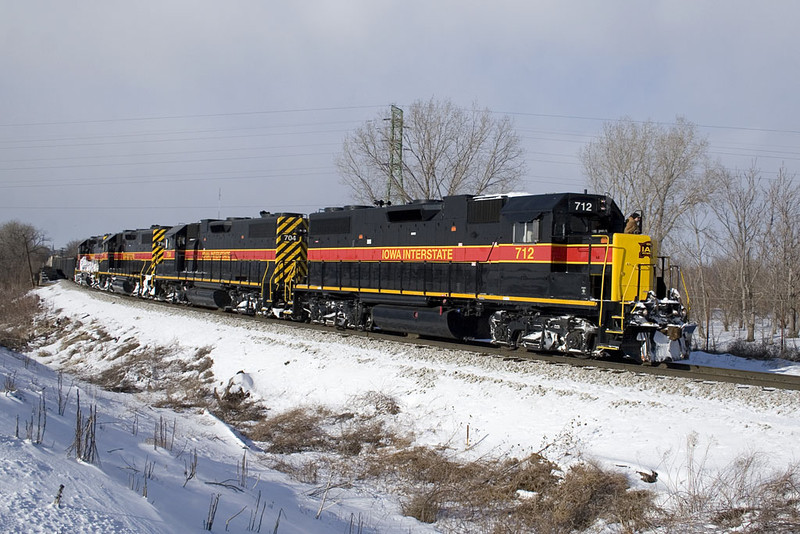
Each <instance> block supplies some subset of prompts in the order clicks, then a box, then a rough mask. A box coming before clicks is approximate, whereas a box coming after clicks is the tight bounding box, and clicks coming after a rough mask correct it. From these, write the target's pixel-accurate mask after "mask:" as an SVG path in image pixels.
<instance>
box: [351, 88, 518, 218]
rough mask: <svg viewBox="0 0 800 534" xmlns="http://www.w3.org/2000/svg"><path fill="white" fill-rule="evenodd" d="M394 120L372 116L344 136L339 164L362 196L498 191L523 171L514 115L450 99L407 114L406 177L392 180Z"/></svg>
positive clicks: (413, 107) (372, 198) (417, 106)
mask: <svg viewBox="0 0 800 534" xmlns="http://www.w3.org/2000/svg"><path fill="white" fill-rule="evenodd" d="M390 128H391V125H390V124H389V122H388V121H386V120H383V119H376V120H374V121H369V122H367V123H366V124H364V125H363V126H361V127H360V128H358V129H357V130H356V131H354V132H353V133H351V134H350V135H349V136H347V138H346V139H345V141H344V143H343V146H342V154H340V156H339V158H338V161H337V164H338V167H339V171H340V173H341V175H342V180H343V182H344V183H345V184H346V185H348V186H349V187H350V188H351V189H352V191H353V196H354V198H356V199H357V200H359V201H362V202H368V203H372V202H374V201H376V200H388V201H391V202H408V201H411V200H414V199H418V198H442V197H444V196H447V195H455V194H462V193H469V194H482V193H497V192H503V191H506V190H509V189H511V188H513V187H515V186H516V185H517V184H518V183H519V181H520V179H521V177H522V174H523V173H524V171H525V163H524V157H523V152H522V149H521V148H520V146H519V137H518V136H517V134H516V133H515V132H514V130H513V124H512V122H511V120H510V119H509V118H508V117H503V118H500V119H495V118H493V116H492V114H491V113H490V112H489V111H488V110H487V109H478V108H477V107H475V106H473V108H472V109H471V110H465V109H462V108H459V107H457V106H455V105H454V104H453V103H452V102H450V101H448V100H445V101H436V100H434V99H431V100H429V101H428V102H421V101H417V102H415V103H413V104H412V105H411V106H410V108H409V109H408V112H407V113H406V114H405V118H404V128H403V165H402V174H403V181H402V183H400V181H399V180H397V177H394V179H393V181H392V183H391V191H392V197H393V198H386V196H387V190H388V187H387V186H388V184H389V180H390V172H389V153H390V146H389V143H390V141H389V140H390Z"/></svg>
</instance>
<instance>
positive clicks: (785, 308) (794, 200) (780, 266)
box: [765, 167, 800, 339]
mask: <svg viewBox="0 0 800 534" xmlns="http://www.w3.org/2000/svg"><path fill="white" fill-rule="evenodd" d="M767 195H768V196H767V202H768V207H769V217H768V219H767V231H766V239H767V250H768V253H767V254H766V255H765V263H766V264H767V267H768V269H769V271H770V280H771V282H772V295H773V297H772V304H773V306H774V308H775V309H774V311H773V313H774V315H775V318H776V322H777V323H779V324H780V327H781V329H782V331H785V330H786V329H787V328H788V336H789V337H797V336H798V325H797V305H798V297H799V296H800V295H799V294H798V293H800V291H799V289H800V288H799V287H798V286H800V283H799V282H798V279H799V278H800V276H799V275H798V269H799V268H800V267H798V266H800V226H798V222H800V189H798V183H797V180H796V175H790V174H789V173H788V172H787V170H786V168H785V167H781V168H780V169H779V170H778V177H777V179H776V180H774V181H773V182H772V183H771V184H770V185H769V188H768V190H767ZM781 339H783V338H781Z"/></svg>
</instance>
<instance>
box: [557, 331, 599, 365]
mask: <svg viewBox="0 0 800 534" xmlns="http://www.w3.org/2000/svg"><path fill="white" fill-rule="evenodd" d="M564 342H565V344H566V347H567V351H568V353H569V354H570V355H572V356H575V357H576V358H581V359H587V358H591V356H592V355H591V353H590V352H588V351H587V350H586V346H585V344H584V340H583V333H582V332H581V331H580V330H573V331H572V332H569V333H568V334H567V335H566V337H565V339H564Z"/></svg>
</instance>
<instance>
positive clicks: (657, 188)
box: [579, 117, 708, 243]
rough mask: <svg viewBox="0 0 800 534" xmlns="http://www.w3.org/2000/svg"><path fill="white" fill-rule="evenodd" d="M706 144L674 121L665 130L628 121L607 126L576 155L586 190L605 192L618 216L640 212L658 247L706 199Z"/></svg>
mask: <svg viewBox="0 0 800 534" xmlns="http://www.w3.org/2000/svg"><path fill="white" fill-rule="evenodd" d="M707 149H708V142H707V141H706V140H705V139H702V138H701V137H700V135H699V134H698V132H697V128H696V127H695V125H694V124H692V123H690V122H688V121H686V120H685V119H683V118H681V117H678V118H677V119H676V121H675V124H672V125H671V126H669V127H668V128H666V127H664V126H661V125H659V124H657V123H654V122H651V121H647V122H635V121H633V120H631V119H630V118H624V119H622V120H619V121H615V122H610V123H606V124H605V125H604V126H603V133H602V134H601V135H600V136H599V137H598V138H597V139H596V140H595V141H592V142H590V143H589V144H588V145H587V146H585V147H584V148H582V149H581V151H580V153H579V155H580V159H581V162H582V163H583V167H584V172H585V173H586V175H587V177H588V183H589V186H590V187H591V188H592V189H594V190H595V191H596V192H599V193H605V192H607V193H609V194H610V195H611V196H612V197H614V199H615V200H616V201H617V203H618V204H619V205H620V206H621V208H622V209H623V211H625V212H626V213H631V212H633V211H641V212H642V215H643V217H642V219H643V225H644V227H643V231H644V232H645V233H647V234H650V235H652V236H653V237H654V239H656V240H657V242H659V243H661V242H662V241H663V240H664V238H667V237H669V236H670V234H671V232H672V230H673V229H674V228H676V226H678V225H679V224H680V222H681V220H682V217H683V215H684V214H685V213H686V212H687V210H689V209H690V208H691V207H692V206H694V205H696V204H697V203H699V202H702V201H703V200H704V199H705V198H706V189H705V187H704V180H701V179H698V178H699V176H700V175H701V174H702V172H703V167H704V164H705V162H706V159H707V155H706V152H707Z"/></svg>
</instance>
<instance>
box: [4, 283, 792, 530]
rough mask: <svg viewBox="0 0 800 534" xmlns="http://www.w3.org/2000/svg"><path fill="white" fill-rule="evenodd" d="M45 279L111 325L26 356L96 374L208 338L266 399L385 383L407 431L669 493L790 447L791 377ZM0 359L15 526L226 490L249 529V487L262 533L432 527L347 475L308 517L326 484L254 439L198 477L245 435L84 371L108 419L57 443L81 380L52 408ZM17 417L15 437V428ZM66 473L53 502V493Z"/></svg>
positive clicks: (66, 305)
mask: <svg viewBox="0 0 800 534" xmlns="http://www.w3.org/2000/svg"><path fill="white" fill-rule="evenodd" d="M38 293H39V295H40V296H41V297H42V298H43V299H44V301H45V303H46V306H47V307H48V309H49V313H50V314H51V315H52V316H58V317H61V318H62V319H63V320H66V318H69V320H70V324H71V325H72V327H73V328H75V332H76V333H80V332H86V331H87V330H95V331H99V330H102V331H103V336H104V340H105V341H104V342H103V343H94V344H93V343H92V340H91V338H90V337H89V336H83V337H82V338H81V339H80V340H77V338H78V336H76V340H74V341H73V342H72V343H70V344H65V343H64V342H63V340H61V339H51V340H49V341H48V343H47V344H44V345H42V346H40V347H39V348H37V349H36V350H34V351H33V352H32V354H31V355H32V356H33V357H34V359H35V360H36V361H38V362H42V364H46V365H48V366H50V367H52V368H54V369H57V368H65V369H69V370H71V371H72V372H76V373H83V374H94V373H102V372H103V371H104V370H105V369H107V368H108V367H109V366H111V365H112V363H113V356H114V355H115V354H118V353H120V352H121V349H122V347H124V346H125V344H126V343H128V344H130V343H131V340H136V343H138V344H139V346H151V347H165V346H166V347H170V348H171V352H172V353H174V354H179V355H181V354H182V355H183V356H182V357H184V358H190V357H191V355H193V354H197V353H198V350H201V352H202V354H205V355H207V356H208V357H209V358H211V359H212V360H213V365H212V366H211V368H210V369H211V371H212V372H213V377H212V379H213V381H214V383H215V384H216V386H217V387H219V388H220V389H221V388H222V387H223V386H225V385H226V384H228V383H229V381H231V379H234V380H235V381H237V382H238V383H240V384H242V386H243V387H244V388H245V389H247V391H248V392H249V393H250V395H251V398H255V399H259V400H261V401H262V402H263V403H264V404H265V405H266V406H268V407H269V408H270V410H271V411H272V412H273V413H277V412H280V411H283V410H288V409H291V408H294V407H297V406H309V405H324V406H330V407H332V408H333V409H336V410H344V409H347V407H348V406H349V405H351V404H352V403H353V402H354V399H357V398H362V397H363V396H364V395H366V394H368V393H370V392H380V393H382V394H385V395H389V396H391V397H392V398H394V399H396V400H397V402H398V404H399V406H400V413H399V414H398V415H397V417H396V419H395V424H397V425H399V426H401V427H404V428H406V429H407V430H408V431H410V432H413V436H414V438H415V440H416V443H417V444H423V445H446V446H448V447H449V448H450V450H452V451H453V453H454V454H455V455H460V456H461V457H463V458H476V457H479V456H482V455H487V454H490V455H515V456H518V457H521V456H523V455H526V454H529V453H531V452H534V451H538V450H541V449H543V448H545V447H546V451H547V454H548V456H550V457H551V458H552V459H554V460H556V461H558V462H559V463H562V464H564V463H569V462H570V461H571V459H574V458H575V457H576V456H578V455H579V456H581V457H585V458H592V459H594V460H597V461H599V462H600V463H601V464H603V465H606V466H609V467H611V468H613V469H619V470H620V471H622V472H624V473H626V474H628V475H630V478H631V480H634V481H635V483H637V484H640V485H642V486H643V487H644V486H647V487H648V489H654V488H655V489H657V490H663V491H665V492H667V491H674V490H675V489H676V488H681V487H682V485H684V484H685V483H686V480H687V476H688V474H687V471H688V470H692V469H697V467H698V459H701V460H702V469H703V470H707V471H708V472H709V473H713V472H715V471H716V470H717V469H722V468H724V467H726V466H728V465H730V464H731V463H732V462H734V461H735V460H736V459H737V458H738V457H740V456H742V455H747V454H752V453H759V454H760V455H761V457H762V458H764V459H765V460H764V467H765V469H774V470H783V469H785V468H786V466H787V465H790V464H791V463H793V462H796V461H797V460H798V458H797V454H796V452H795V447H796V443H797V442H798V438H800V417H798V416H800V402H799V401H800V393H798V392H786V391H762V390H760V389H758V388H741V387H737V386H735V385H729V384H710V383H697V382H692V381H689V380H684V379H677V378H656V377H652V376H646V375H639V374H637V373H636V372H635V370H633V371H631V372H626V373H611V372H600V371H597V370H592V369H580V368H572V367H567V366H557V365H549V364H546V363H529V362H526V363H519V362H510V361H502V360H499V359H495V358H490V357H485V356H480V355H477V354H471V353H465V352H456V351H443V350H434V349H430V348H425V347H417V346H413V345H401V344H396V343H393V342H387V341H378V340H374V339H365V338H360V337H354V336H346V335H340V334H338V333H335V332H330V333H322V332H310V331H307V330H298V329H296V328H293V327H292V326H290V325H286V326H283V325H274V324H265V323H262V322H257V321H251V320H247V319H244V318H240V317H236V316H220V315H216V316H210V315H208V314H204V313H196V312H194V311H193V310H191V309H183V308H179V309H175V308H169V307H164V306H153V305H152V304H150V303H147V302H137V301H134V300H131V299H119V298H118V297H115V296H113V295H104V294H98V293H90V292H87V291H83V290H79V289H77V288H75V287H74V286H71V285H70V284H67V283H61V284H57V285H52V286H48V287H46V288H42V289H40V290H38ZM2 365H3V368H2V369H3V370H2V372H3V373H4V374H5V375H6V376H13V378H14V381H15V383H16V387H17V389H18V391H17V392H14V393H8V392H7V394H6V395H4V396H2V398H0V405H1V406H2V413H0V436H2V437H0V440H2V441H0V447H2V451H1V453H2V458H0V466H1V467H0V474H2V476H0V491H1V492H2V494H3V495H4V496H9V498H6V499H4V500H3V502H0V522H2V523H4V524H10V525H13V526H14V528H12V530H14V529H22V530H23V531H24V530H28V531H33V532H36V531H41V532H52V531H54V530H59V529H65V528H68V527H70V528H71V527H72V526H74V530H75V531H93V530H92V529H96V530H95V531H98V532H100V531H103V532H107V531H109V530H110V531H120V532H121V531H137V532H170V531H171V532H177V531H184V532H185V531H193V530H197V531H200V530H201V529H202V526H203V520H205V519H206V518H207V514H208V509H209V503H210V500H211V497H212V495H214V494H218V493H219V494H221V495H222V496H221V498H220V502H219V510H218V511H217V516H216V520H215V527H214V530H215V531H222V530H223V529H224V523H225V521H226V520H227V519H228V518H230V517H232V516H233V515H234V514H236V513H237V512H238V511H239V510H242V509H243V508H244V509H245V511H244V512H242V513H241V514H240V515H239V516H237V517H236V518H234V519H233V520H231V523H230V525H229V531H231V532H244V531H246V530H247V526H248V521H249V520H250V517H249V514H250V513H251V512H252V511H253V510H254V506H255V503H256V499H257V496H258V493H259V491H261V494H262V499H261V502H262V503H263V502H266V503H268V506H267V509H266V512H265V514H264V519H263V523H264V527H263V529H262V532H265V531H272V529H273V528H274V525H275V521H276V519H277V517H278V515H279V511H280V510H283V512H282V514H281V520H280V521H281V522H280V528H279V532H280V533H282V534H286V533H288V532H346V531H348V530H347V529H348V528H349V525H350V521H351V518H353V517H355V518H359V517H360V518H362V520H363V524H364V525H365V526H366V527H367V529H364V530H362V531H363V532H370V531H372V532H409V531H412V532H424V531H427V530H430V529H431V527H430V526H429V525H425V524H422V523H418V522H416V521H414V520H412V519H409V518H405V517H402V516H401V515H400V512H399V506H398V504H397V499H396V498H394V497H391V496H386V497H377V496H374V495H373V496H370V495H372V494H369V493H365V492H364V491H362V490H359V489H357V488H353V489H350V490H349V491H340V492H337V496H336V499H333V500H332V501H330V502H328V503H326V505H325V510H324V511H323V513H322V514H321V515H320V518H319V519H315V516H316V514H317V510H318V509H319V506H320V504H321V502H320V500H321V495H320V492H318V491H312V489H313V488H309V487H307V486H304V485H302V484H299V483H297V482H292V481H290V480H289V479H287V478H286V477H285V476H284V475H281V474H277V473H275V472H271V471H269V470H267V469H265V468H260V467H258V466H259V464H258V460H257V457H258V455H257V454H256V453H255V452H251V453H250V454H252V461H251V462H250V466H251V470H250V472H249V477H250V478H249V480H248V482H247V484H246V486H247V487H246V488H240V489H243V491H239V490H238V489H237V490H234V489H231V488H229V487H226V486H218V485H213V484H209V482H225V483H226V484H227V485H235V484H236V480H237V463H238V462H240V461H241V458H242V455H243V450H244V449H243V447H244V444H243V443H242V442H241V441H240V440H239V439H238V438H237V437H236V436H235V435H233V434H232V433H231V432H230V431H229V430H228V429H227V427H225V426H224V425H222V424H221V423H220V422H218V421H217V420H216V419H214V418H213V417H212V416H210V415H208V414H195V413H190V412H186V413H181V414H174V413H172V412H166V411H162V410H156V409H153V408H150V407H148V405H147V403H146V402H143V401H146V400H147V399H146V397H144V396H143V395H130V394H127V395H126V394H114V393H107V392H102V391H99V390H96V389H94V388H92V387H89V386H86V385H81V386H78V387H79V388H80V389H81V405H82V408H83V409H84V410H85V411H87V412H88V406H89V404H90V403H96V404H97V411H98V414H99V420H100V423H101V424H100V426H99V427H98V433H97V443H98V450H99V456H100V463H99V464H98V465H87V464H85V463H81V462H78V461H76V460H75V459H74V455H72V456H71V455H70V454H68V453H67V449H68V448H69V446H70V443H71V442H72V438H73V435H74V426H75V402H74V401H75V389H73V390H72V396H71V397H70V402H69V404H68V408H67V413H66V414H65V415H64V416H63V417H61V416H58V415H57V412H56V402H55V397H54V392H55V391H57V385H56V377H55V374H54V372H53V371H50V370H47V369H45V368H44V367H43V366H42V365H40V364H35V365H29V366H28V367H27V368H26V367H25V366H24V365H23V362H22V361H21V360H20V359H18V357H16V356H14V355H12V354H10V353H8V352H3V353H2ZM754 365H755V364H754ZM241 372H243V373H241ZM237 377H238V378H237ZM137 379H139V380H141V382H140V383H136V382H135V381H136V380H137ZM156 379H158V377H157V376H155V377H154V376H153V375H152V374H151V375H148V376H141V377H138V378H137V377H130V380H132V381H133V382H132V383H133V384H134V385H136V386H140V387H141V389H145V388H146V383H145V382H146V381H152V380H156ZM66 387H67V385H66V384H65V386H64V389H66ZM43 388H44V391H45V392H46V399H47V416H48V419H47V430H46V433H45V436H44V439H43V441H42V443H41V444H38V445H34V444H32V443H31V442H29V441H26V440H24V439H22V438H24V437H25V436H24V424H23V423H24V421H25V420H26V419H28V420H29V419H30V417H31V413H32V411H33V410H34V409H35V407H36V406H37V403H38V402H39V392H40V391H41V390H42V389H43ZM54 412H56V413H54ZM16 416H19V419H20V427H21V429H20V434H22V435H21V437H20V438H19V439H18V438H15V437H14V426H15V419H16ZM162 419H163V420H165V421H166V422H167V427H168V430H169V432H170V434H171V432H172V428H173V424H174V425H175V428H176V431H175V438H174V446H173V449H172V450H171V451H167V450H165V449H163V448H158V449H155V450H154V447H153V443H152V439H153V432H154V429H155V428H157V426H158V424H159V421H161V420H162ZM173 421H174V423H173ZM134 425H138V432H133V430H132V428H133V426H134ZM194 449H196V450H197V454H198V467H197V477H196V478H195V479H192V480H190V481H189V482H188V483H187V484H186V487H185V488H184V487H183V483H184V481H185V477H184V468H185V465H186V462H187V459H188V458H189V455H190V452H191V451H193V450H194ZM149 465H153V466H154V467H153V468H152V470H153V478H151V479H148V480H149V481H148V487H147V498H143V497H142V496H141V493H142V483H143V475H142V474H143V473H144V470H145V468H146V466H149ZM640 470H648V471H649V470H655V471H657V472H658V473H659V475H660V476H659V478H658V481H657V482H656V484H654V485H645V484H644V483H643V482H641V481H639V480H638V477H637V476H636V474H635V473H636V471H640ZM226 481H227V482H226ZM62 483H63V484H64V485H65V490H64V497H63V498H62V500H61V506H60V507H53V506H52V505H51V503H52V501H53V499H54V498H55V495H56V492H57V490H58V486H59V484H62ZM131 487H132V488H133V489H131ZM267 525H268V526H267ZM37 529H38V530H37ZM126 529H127V530H126Z"/></svg>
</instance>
